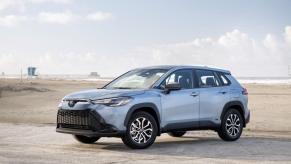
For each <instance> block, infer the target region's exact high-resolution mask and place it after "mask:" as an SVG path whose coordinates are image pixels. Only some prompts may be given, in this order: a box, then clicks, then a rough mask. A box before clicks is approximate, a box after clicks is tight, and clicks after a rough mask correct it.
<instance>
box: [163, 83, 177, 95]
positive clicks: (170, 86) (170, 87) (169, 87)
mask: <svg viewBox="0 0 291 164" xmlns="http://www.w3.org/2000/svg"><path fill="white" fill-rule="evenodd" d="M180 89H181V85H180V84H179V83H169V84H167V85H166V86H165V91H166V93H170V91H175V90H180Z"/></svg>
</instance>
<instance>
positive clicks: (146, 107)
mask: <svg viewBox="0 0 291 164" xmlns="http://www.w3.org/2000/svg"><path fill="white" fill-rule="evenodd" d="M138 111H144V112H147V113H149V114H151V115H152V116H153V117H154V119H155V120H156V122H157V126H158V135H160V134H161V130H160V123H161V118H160V113H159V110H158V108H157V106H156V105H155V104H153V103H140V104H135V105H133V106H132V107H131V108H130V109H129V111H128V112H127V114H126V117H125V120H124V126H125V127H127V124H128V122H129V120H130V117H131V116H132V115H133V114H134V113H135V112H138Z"/></svg>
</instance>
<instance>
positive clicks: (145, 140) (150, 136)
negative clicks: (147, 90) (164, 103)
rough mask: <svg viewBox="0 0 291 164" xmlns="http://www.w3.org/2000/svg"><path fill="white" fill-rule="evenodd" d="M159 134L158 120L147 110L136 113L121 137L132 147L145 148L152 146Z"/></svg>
mask: <svg viewBox="0 0 291 164" xmlns="http://www.w3.org/2000/svg"><path fill="white" fill-rule="evenodd" d="M157 134H158V126H157V123H156V120H155V119H154V117H153V116H152V115H150V114H149V113H147V112H137V113H134V114H133V115H132V116H131V118H130V120H129V122H128V124H127V127H126V133H125V135H124V136H123V137H122V138H121V139H122V141H123V143H124V144H125V145H126V146H128V147H130V148H132V149H145V148H147V147H149V146H151V145H152V144H153V143H154V142H155V140H156V136H157Z"/></svg>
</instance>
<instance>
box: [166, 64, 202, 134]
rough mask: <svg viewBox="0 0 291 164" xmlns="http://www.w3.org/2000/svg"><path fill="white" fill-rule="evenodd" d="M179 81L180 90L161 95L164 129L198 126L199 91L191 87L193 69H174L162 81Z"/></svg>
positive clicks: (192, 84)
mask: <svg viewBox="0 0 291 164" xmlns="http://www.w3.org/2000/svg"><path fill="white" fill-rule="evenodd" d="M174 82H175V83H179V84H180V85H181V90H175V91H171V92H170V93H168V94H162V95H161V104H162V117H163V120H164V124H165V126H166V127H165V129H167V130H169V129H179V128H188V127H195V126H198V121H199V93H198V92H197V90H196V89H195V88H194V87H193V86H194V80H193V70H192V69H183V70H177V71H174V72H173V73H172V74H170V75H169V76H168V77H167V78H166V79H165V80H164V82H163V83H162V85H166V84H168V83H174Z"/></svg>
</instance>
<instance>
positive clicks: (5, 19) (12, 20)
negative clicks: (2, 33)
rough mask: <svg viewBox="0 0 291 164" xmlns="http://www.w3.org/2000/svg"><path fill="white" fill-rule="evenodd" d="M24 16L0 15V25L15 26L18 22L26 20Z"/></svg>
mask: <svg viewBox="0 0 291 164" xmlns="http://www.w3.org/2000/svg"><path fill="white" fill-rule="evenodd" d="M27 20H28V19H27V17H26V16H18V15H6V16H0V26H6V27H11V26H16V25H18V24H19V23H22V22H24V21H27Z"/></svg>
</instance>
